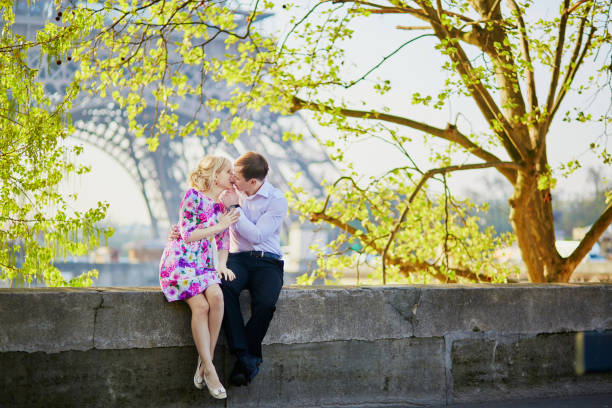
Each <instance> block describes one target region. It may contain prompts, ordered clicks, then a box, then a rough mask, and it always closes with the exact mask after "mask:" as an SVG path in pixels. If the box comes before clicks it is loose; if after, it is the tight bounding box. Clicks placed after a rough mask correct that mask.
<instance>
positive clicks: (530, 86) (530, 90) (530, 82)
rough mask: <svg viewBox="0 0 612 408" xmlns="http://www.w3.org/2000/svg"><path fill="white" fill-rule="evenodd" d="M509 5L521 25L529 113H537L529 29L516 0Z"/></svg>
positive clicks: (509, 1)
mask: <svg viewBox="0 0 612 408" xmlns="http://www.w3.org/2000/svg"><path fill="white" fill-rule="evenodd" d="M507 3H508V5H509V6H510V8H511V9H512V10H514V12H515V13H516V18H517V20H518V23H519V37H520V39H521V51H522V53H523V58H525V61H526V62H527V103H528V104H529V111H530V112H535V111H536V110H537V109H538V95H537V93H536V84H535V75H534V73H533V64H532V61H531V55H530V54H529V43H528V42H527V28H526V27H525V21H524V20H523V15H522V13H521V9H520V8H519V6H518V4H516V1H515V0H508V1H507Z"/></svg>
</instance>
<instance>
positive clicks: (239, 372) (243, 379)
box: [229, 359, 249, 387]
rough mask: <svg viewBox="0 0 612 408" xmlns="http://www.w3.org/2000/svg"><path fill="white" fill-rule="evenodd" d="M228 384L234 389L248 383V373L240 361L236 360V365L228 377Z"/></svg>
mask: <svg viewBox="0 0 612 408" xmlns="http://www.w3.org/2000/svg"><path fill="white" fill-rule="evenodd" d="M229 383H230V384H231V385H233V386H235V387H240V386H243V385H247V384H248V383H249V373H248V371H247V369H246V367H245V365H244V362H243V361H241V360H240V359H238V360H237V361H236V364H234V369H233V370H232V372H231V374H230V377H229Z"/></svg>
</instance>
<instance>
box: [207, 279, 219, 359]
mask: <svg viewBox="0 0 612 408" xmlns="http://www.w3.org/2000/svg"><path fill="white" fill-rule="evenodd" d="M204 296H205V297H206V300H207V301H208V307H209V310H208V329H209V330H210V355H211V356H212V357H213V358H214V356H215V347H216V346H217V339H218V338H219V331H220V330H221V323H222V322H223V292H222V291H221V287H220V286H219V285H217V284H214V285H210V286H209V287H208V288H206V291H205V292H204Z"/></svg>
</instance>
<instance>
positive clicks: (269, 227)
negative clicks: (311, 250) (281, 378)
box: [159, 152, 287, 399]
mask: <svg viewBox="0 0 612 408" xmlns="http://www.w3.org/2000/svg"><path fill="white" fill-rule="evenodd" d="M267 174H268V163H267V162H266V159H265V158H264V157H263V156H262V155H260V154H258V153H255V152H248V153H246V154H244V155H242V156H240V157H239V158H238V160H236V162H235V164H234V169H232V163H231V162H230V161H229V160H228V159H226V158H224V157H217V156H206V157H204V158H203V159H202V160H201V161H200V163H199V164H198V167H197V169H196V170H195V171H194V172H193V173H191V175H190V176H189V182H190V184H191V187H192V188H191V189H189V190H188V191H187V192H186V193H185V197H184V198H183V201H182V202H181V209H180V219H179V225H178V229H177V227H174V228H173V231H172V232H171V234H170V237H171V238H172V239H171V240H169V241H168V243H167V244H166V248H165V249H164V253H163V255H162V259H161V262H160V278H159V279H160V285H161V288H162V292H163V293H164V295H165V296H166V299H167V300H168V301H169V302H173V301H176V300H184V301H185V302H187V304H188V305H189V308H190V309H191V313H192V314H191V329H192V333H193V339H194V343H195V345H196V348H197V350H198V363H197V365H196V372H195V374H194V378H193V381H194V384H195V386H196V387H197V388H198V389H203V388H204V385H206V387H207V388H208V390H209V392H210V394H211V395H212V396H213V397H214V398H217V399H222V398H226V397H227V393H226V391H225V388H224V387H223V385H222V384H221V381H220V380H219V377H218V375H217V371H216V370H215V367H214V365H213V361H212V360H213V355H214V350H215V345H216V343H217V338H218V335H219V330H220V327H221V324H223V328H224V330H225V334H226V337H227V342H228V346H229V349H230V351H231V352H232V353H233V354H234V355H235V356H236V357H237V361H236V363H235V365H234V368H233V370H232V372H231V374H230V377H229V382H230V384H232V385H236V386H238V385H247V384H248V383H250V382H251V381H252V380H253V378H254V377H255V375H257V373H258V371H259V365H260V364H261V363H262V354H261V342H262V340H263V338H264V336H265V334H266V331H267V330H268V326H269V324H270V321H271V320H272V315H273V314H274V311H275V309H276V307H275V305H276V300H277V299H278V295H279V293H280V290H281V287H282V285H283V261H282V260H281V251H280V229H281V225H282V223H283V220H284V218H285V216H286V214H287V200H286V199H285V197H284V195H283V194H282V192H281V191H280V190H278V189H277V188H275V187H274V186H272V185H271V184H270V183H268V182H267V181H266V180H265V178H266V175H267ZM236 190H238V191H236ZM245 288H246V289H248V290H249V292H250V294H251V318H250V319H249V321H248V323H247V324H246V325H245V324H244V320H243V318H242V313H241V311H240V303H239V297H240V292H241V291H242V290H243V289H245ZM224 312H225V313H224Z"/></svg>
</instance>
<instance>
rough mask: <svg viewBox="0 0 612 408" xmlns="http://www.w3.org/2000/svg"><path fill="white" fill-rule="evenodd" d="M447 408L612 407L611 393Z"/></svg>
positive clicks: (457, 405)
mask: <svg viewBox="0 0 612 408" xmlns="http://www.w3.org/2000/svg"><path fill="white" fill-rule="evenodd" d="M449 408H612V394H609V395H597V396H583V397H572V398H551V399H531V400H524V401H512V402H495V403H491V402H490V403H482V404H456V405H450V406H449Z"/></svg>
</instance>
